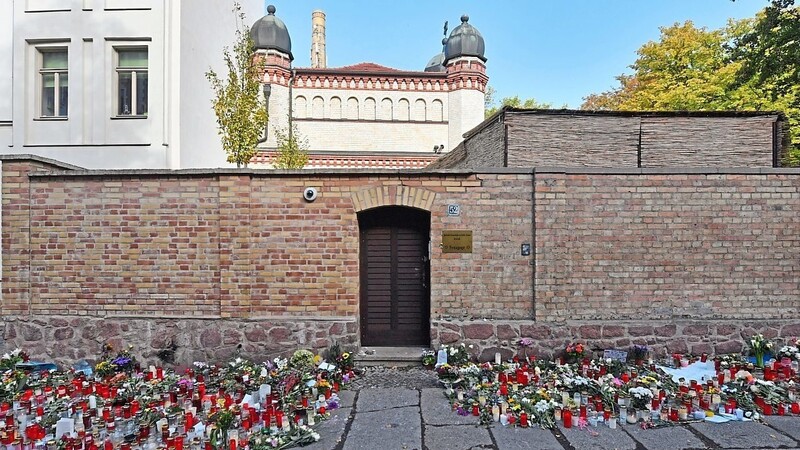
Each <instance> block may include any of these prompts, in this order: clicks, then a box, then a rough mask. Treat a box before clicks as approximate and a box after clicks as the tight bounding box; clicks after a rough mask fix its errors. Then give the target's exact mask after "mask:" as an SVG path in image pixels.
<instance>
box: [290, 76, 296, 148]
mask: <svg viewBox="0 0 800 450" xmlns="http://www.w3.org/2000/svg"><path fill="white" fill-rule="evenodd" d="M291 70H292V72H291V75H290V76H289V142H291V140H292V133H293V131H292V115H293V112H292V106H293V105H294V97H293V96H292V86H293V85H294V76H295V71H294V69H291Z"/></svg>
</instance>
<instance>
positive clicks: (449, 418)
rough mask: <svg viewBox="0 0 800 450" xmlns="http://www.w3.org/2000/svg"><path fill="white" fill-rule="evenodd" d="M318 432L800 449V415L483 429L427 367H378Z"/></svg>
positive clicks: (335, 439) (360, 444) (669, 449)
mask: <svg viewBox="0 0 800 450" xmlns="http://www.w3.org/2000/svg"><path fill="white" fill-rule="evenodd" d="M317 430H318V431H319V433H320V435H321V439H320V441H319V442H317V443H315V444H314V445H312V446H310V447H305V448H307V449H314V450H316V449H325V450H354V449H370V450H372V449H408V450H411V449H418V450H423V449H425V450H440V449H444V450H450V449H455V450H457V449H501V450H505V449H534V450H535V449H542V450H545V449H566V450H582V449H619V450H622V449H630V450H662V449H663V450H673V449H678V450H680V449H684V450H694V449H768V448H778V449H794V450H800V417H775V416H773V417H767V418H766V420H765V421H764V422H745V423H733V422H732V423H725V424H712V423H705V422H699V423H692V424H687V425H676V426H671V427H666V428H658V429H650V430H643V429H641V428H639V427H638V426H635V425H621V426H618V427H617V428H616V429H613V430H612V429H609V428H608V427H604V426H600V427H596V428H594V427H593V428H588V429H583V430H580V429H575V428H572V429H564V428H561V427H559V428H557V429H554V430H542V429H539V428H526V429H522V428H506V427H503V426H501V425H499V424H496V425H494V426H492V427H484V426H480V425H479V424H478V420H477V418H476V417H473V416H467V417H462V416H459V415H457V414H456V413H454V412H453V411H452V410H451V408H450V404H449V402H448V401H447V399H446V398H445V397H444V394H443V391H442V389H441V386H440V385H439V383H438V382H437V380H436V375H435V373H434V372H432V371H429V370H425V369H422V368H416V367H413V368H392V367H372V368H366V369H364V370H363V372H362V374H361V377H359V378H358V379H357V380H356V381H354V382H353V383H351V384H350V385H349V389H348V390H345V391H342V393H341V408H339V409H337V410H334V411H333V412H332V414H331V417H330V419H329V420H327V421H325V422H322V423H321V424H320V425H319V426H318V427H317Z"/></svg>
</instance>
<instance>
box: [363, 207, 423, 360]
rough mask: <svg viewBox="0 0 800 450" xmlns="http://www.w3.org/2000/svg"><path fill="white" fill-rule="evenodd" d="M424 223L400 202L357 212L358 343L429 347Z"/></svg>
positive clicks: (417, 213) (416, 211) (420, 215)
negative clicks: (359, 275)
mask: <svg viewBox="0 0 800 450" xmlns="http://www.w3.org/2000/svg"><path fill="white" fill-rule="evenodd" d="M430 222H431V215H430V212H428V211H425V210H421V209H417V208H409V207H405V206H384V207H378V208H372V209H368V210H365V211H361V212H360V213H358V225H359V230H360V244H361V245H360V247H361V250H360V258H361V261H360V262H361V305H360V319H361V345H363V346H392V347H395V346H428V345H430V257H429V255H430V251H429V249H430V247H429V242H430Z"/></svg>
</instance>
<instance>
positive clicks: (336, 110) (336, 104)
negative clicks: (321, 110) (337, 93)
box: [328, 97, 342, 119]
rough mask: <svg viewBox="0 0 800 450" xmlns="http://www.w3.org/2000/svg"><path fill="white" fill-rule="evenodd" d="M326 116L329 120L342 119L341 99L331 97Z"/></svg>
mask: <svg viewBox="0 0 800 450" xmlns="http://www.w3.org/2000/svg"><path fill="white" fill-rule="evenodd" d="M328 115H329V117H330V118H331V119H341V118H342V99H340V98H339V97H331V106H330V108H328Z"/></svg>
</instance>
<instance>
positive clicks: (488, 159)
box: [431, 109, 785, 169]
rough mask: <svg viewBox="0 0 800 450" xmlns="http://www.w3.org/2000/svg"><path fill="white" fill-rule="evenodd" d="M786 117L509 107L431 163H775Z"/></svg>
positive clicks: (682, 165) (598, 165)
mask: <svg viewBox="0 0 800 450" xmlns="http://www.w3.org/2000/svg"><path fill="white" fill-rule="evenodd" d="M708 114H710V115H708ZM780 120H781V119H780V118H779V116H778V114H776V113H763V114H758V113H741V114H736V113H731V114H727V115H725V114H715V113H675V114H672V113H635V112H619V113H616V112H585V111H525V110H513V109H511V110H503V111H501V112H500V113H499V115H498V116H497V117H496V119H495V121H493V122H491V123H489V124H483V128H479V129H475V130H473V131H472V132H470V133H469V134H468V135H467V138H466V139H465V141H464V144H465V147H464V148H465V153H466V156H465V157H463V158H461V157H459V158H458V159H453V158H447V159H443V160H442V161H437V162H436V163H435V165H431V167H434V168H460V169H467V168H469V169H482V168H485V167H519V168H529V167H596V168H602V167H606V168H637V167H642V168H669V167H673V168H689V167H772V166H773V145H777V146H778V149H779V150H778V151H779V152H780V151H781V150H780V148H781V146H783V145H785V143H782V137H783V134H782V133H783V130H782V126H781V122H780ZM776 123H777V124H778V125H779V126H777V127H776V129H775V130H773V126H774V125H775V124H776ZM503 125H505V126H506V127H507V128H508V131H507V143H505V141H504V133H503V132H502V131H500V130H502V128H503ZM775 133H777V135H775V136H774V134H775ZM504 152H507V154H508V155H507V161H506V162H504V161H503V157H504Z"/></svg>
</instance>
